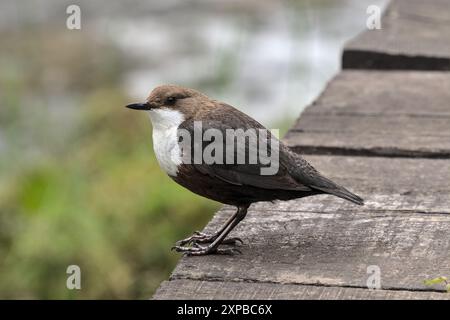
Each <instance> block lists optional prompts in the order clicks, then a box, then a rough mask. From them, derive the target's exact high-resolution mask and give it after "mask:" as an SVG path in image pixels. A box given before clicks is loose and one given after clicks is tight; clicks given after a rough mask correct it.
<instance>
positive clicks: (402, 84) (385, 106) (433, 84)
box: [299, 70, 450, 120]
mask: <svg viewBox="0 0 450 320" xmlns="http://www.w3.org/2000/svg"><path fill="white" fill-rule="evenodd" d="M449 101H450V73H449V72H438V71H435V72H425V71H420V72H416V71H391V72H383V71H370V72H366V71H357V70H345V71H343V72H340V73H339V74H338V75H337V76H336V77H335V78H334V79H333V80H332V81H331V82H330V83H328V85H327V87H326V90H325V91H324V92H323V93H322V94H321V96H320V97H319V98H318V99H317V100H316V101H315V102H314V103H313V104H312V106H311V107H309V108H307V109H306V110H305V111H304V112H303V113H302V117H303V116H304V115H308V114H311V113H314V114H327V115H328V114H333V115H347V116H350V115H367V116H396V115H402V116H410V117H411V118H413V117H450V106H449V103H448V102H449ZM302 117H300V118H299V120H302Z"/></svg>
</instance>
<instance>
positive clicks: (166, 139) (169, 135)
mask: <svg viewBox="0 0 450 320" xmlns="http://www.w3.org/2000/svg"><path fill="white" fill-rule="evenodd" d="M149 115H150V119H151V121H152V126H153V149H154V150H155V155H156V159H158V163H159V165H160V166H161V168H162V169H163V170H164V171H165V172H166V173H167V174H168V175H170V176H176V175H177V171H178V165H180V164H181V162H182V161H181V150H180V147H179V145H178V136H177V129H178V126H179V125H180V124H181V123H182V122H183V121H184V117H183V114H182V113H181V112H179V111H176V110H170V109H157V110H149Z"/></svg>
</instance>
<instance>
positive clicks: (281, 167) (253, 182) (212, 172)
mask: <svg viewBox="0 0 450 320" xmlns="http://www.w3.org/2000/svg"><path fill="white" fill-rule="evenodd" d="M199 120H201V134H202V135H203V134H204V133H205V132H206V131H207V130H208V129H215V130H216V132H221V133H222V137H223V139H222V141H220V143H221V145H222V151H223V157H220V158H221V161H220V160H219V161H216V162H215V163H210V164H206V163H204V161H202V163H194V161H193V160H194V159H193V156H192V155H193V152H194V150H195V148H196V147H197V150H200V148H201V150H202V154H203V152H204V151H205V148H208V145H210V143H211V142H213V141H214V139H211V141H202V143H201V145H200V144H198V145H197V146H195V142H194V141H191V142H192V143H191V144H190V149H189V150H188V149H187V148H186V145H183V146H182V150H183V153H184V155H186V152H187V153H189V154H190V155H191V157H188V158H189V159H190V160H191V164H193V166H194V168H195V169H196V170H198V171H199V172H201V173H202V174H205V175H209V176H211V177H214V178H217V179H220V180H222V181H225V182H227V183H230V184H233V185H248V186H253V187H258V188H262V189H276V190H298V191H311V188H309V187H308V186H305V185H303V184H301V183H299V182H298V181H296V180H295V179H294V178H293V177H292V176H291V175H290V174H289V171H288V169H287V167H286V165H285V163H286V160H287V159H286V157H288V154H286V152H285V147H284V146H282V145H281V142H278V143H279V145H280V146H281V148H280V152H279V159H278V160H277V161H278V163H277V164H278V170H277V171H276V172H275V173H274V174H271V175H265V174H262V172H263V171H262V169H263V168H267V167H269V165H268V164H267V163H266V162H264V163H263V162H262V161H261V159H260V157H259V156H258V157H256V158H257V159H256V160H257V161H256V163H249V160H250V155H253V156H255V155H258V152H259V146H261V145H263V144H266V146H267V149H266V150H270V144H271V141H273V140H272V139H276V138H275V137H273V136H272V135H271V134H270V132H269V131H268V130H267V129H265V128H264V127H263V126H262V125H261V124H259V123H258V122H257V121H255V120H254V119H252V118H250V117H249V116H247V115H245V114H244V113H242V112H240V111H238V110H237V109H234V108H233V107H231V106H228V105H224V104H222V105H221V108H220V112H219V110H213V111H212V112H210V113H208V115H207V118H206V117H205V119H199ZM194 127H195V126H194V121H193V120H192V119H190V120H187V121H185V122H183V123H182V124H181V125H180V127H179V129H183V130H186V131H187V132H189V134H190V136H191V137H194V136H195V133H194V130H198V129H199V123H197V129H194ZM227 129H234V130H236V129H242V130H243V131H245V133H246V134H247V135H248V136H247V138H246V139H245V143H235V144H234V148H231V145H232V144H231V140H227V139H226V136H227ZM248 129H253V130H248ZM258 129H263V130H266V135H267V136H266V137H264V136H261V135H260V134H259V133H260V132H259V131H257V130H258ZM197 135H198V132H197ZM251 139H256V140H257V141H258V143H257V144H255V143H250V142H251V141H252V140H251ZM192 140H194V139H192ZM254 141H255V140H253V142H254ZM276 141H278V140H276ZM214 142H215V141H214ZM227 142H228V143H227ZM227 148H228V150H229V151H232V155H233V163H229V164H227V161H226V160H227V159H226V150H227ZM219 149H220V148H219ZM206 150H208V149H206ZM216 151H217V150H216ZM214 154H215V153H214ZM228 155H229V154H228ZM239 157H241V159H245V161H244V162H245V163H240V164H239V163H236V162H237V159H238V158H239ZM254 158H255V157H254ZM254 158H253V159H254ZM185 159H186V158H185ZM202 159H203V158H202ZM216 159H217V158H216ZM274 159H275V158H274ZM274 159H272V160H273V161H274ZM266 160H267V159H266ZM272 165H273V163H272Z"/></svg>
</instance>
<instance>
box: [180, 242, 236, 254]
mask: <svg viewBox="0 0 450 320" xmlns="http://www.w3.org/2000/svg"><path fill="white" fill-rule="evenodd" d="M172 250H175V251H176V252H182V253H183V254H184V255H187V256H204V255H207V254H226V255H234V254H242V252H241V251H240V250H239V249H237V248H218V247H217V246H215V247H214V246H212V245H208V246H201V245H199V244H198V243H196V242H195V243H193V244H192V246H191V247H185V246H182V245H176V246H174V247H172Z"/></svg>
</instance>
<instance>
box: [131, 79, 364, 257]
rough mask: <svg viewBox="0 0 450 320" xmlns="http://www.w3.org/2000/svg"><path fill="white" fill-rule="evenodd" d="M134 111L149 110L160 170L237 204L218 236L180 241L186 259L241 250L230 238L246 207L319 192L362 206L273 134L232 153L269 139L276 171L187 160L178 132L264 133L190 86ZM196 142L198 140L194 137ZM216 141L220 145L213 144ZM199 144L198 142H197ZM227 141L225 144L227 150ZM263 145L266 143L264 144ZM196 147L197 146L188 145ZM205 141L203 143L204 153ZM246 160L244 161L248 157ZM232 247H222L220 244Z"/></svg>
mask: <svg viewBox="0 0 450 320" xmlns="http://www.w3.org/2000/svg"><path fill="white" fill-rule="evenodd" d="M126 107H127V108H130V109H136V110H145V111H146V112H148V114H149V116H150V119H151V122H152V127H153V148H154V151H155V154H156V157H157V160H158V163H159V165H160V166H161V168H162V169H163V170H164V171H165V172H166V173H167V174H168V175H169V176H170V177H171V178H172V179H173V180H175V181H176V182H177V183H179V184H180V185H182V186H183V187H185V188H187V189H189V190H191V191H192V192H194V193H196V194H198V195H201V196H203V197H206V198H209V199H212V200H215V201H218V202H221V203H225V204H229V205H233V206H236V207H237V210H236V212H235V213H234V214H233V215H232V216H231V217H230V218H229V219H228V220H227V222H226V223H225V224H224V225H223V226H222V227H221V228H220V229H219V230H218V231H217V232H216V233H214V234H206V233H202V232H198V231H197V232H195V233H194V234H193V235H192V236H190V237H188V238H186V239H183V240H180V241H178V242H177V244H176V245H175V246H174V247H173V248H172V249H175V250H176V251H178V252H184V253H186V254H188V255H205V254H210V253H223V254H232V253H236V252H240V251H239V250H238V249H236V248H235V246H233V245H236V244H237V242H242V240H240V239H239V238H226V237H227V235H228V234H229V233H230V232H231V231H232V230H233V228H234V227H236V225H237V224H238V223H239V222H240V221H242V219H244V218H245V216H246V214H247V209H248V208H249V206H250V205H251V204H252V203H254V202H259V201H275V200H290V199H296V198H303V197H307V196H312V195H318V194H331V195H335V196H337V197H339V198H343V199H346V200H349V201H351V202H353V203H355V204H358V205H363V204H364V201H363V199H361V198H360V197H359V196H357V195H355V194H353V193H351V192H350V191H348V190H347V189H345V188H344V187H342V186H339V185H338V184H336V183H334V182H333V181H331V180H330V179H328V178H326V177H324V176H323V175H321V174H320V173H319V172H318V171H317V170H316V169H314V168H313V167H312V166H311V165H310V164H309V163H308V162H307V161H306V160H304V159H303V158H302V157H301V156H300V155H299V154H297V153H294V152H292V151H291V150H290V149H289V148H288V147H287V146H286V145H285V144H283V142H282V141H278V140H277V139H276V138H274V137H273V136H269V135H270V133H269V134H268V136H269V138H267V139H265V138H264V139H262V138H260V137H258V138H257V139H258V144H257V147H256V149H254V147H253V149H252V146H251V145H250V144H249V143H248V140H245V144H244V145H243V146H239V145H238V146H237V147H236V148H233V149H232V152H233V153H234V154H233V156H234V159H236V158H237V157H238V156H239V155H240V154H239V153H245V156H246V157H247V158H248V156H249V154H250V153H251V152H258V151H259V149H260V148H261V146H263V147H267V146H266V145H264V144H270V143H271V142H270V141H272V142H273V141H276V142H277V143H278V149H276V151H277V152H278V157H277V161H278V163H277V166H278V167H277V171H276V172H275V173H274V174H270V175H262V174H261V172H262V171H261V170H262V169H263V168H264V167H266V166H267V164H266V163H264V164H263V163H262V162H261V161H257V162H256V163H249V161H246V162H245V161H244V163H239V162H238V163H236V161H234V162H232V163H228V162H227V161H222V162H217V163H206V162H200V163H199V162H198V161H185V157H184V155H183V152H184V150H185V149H186V148H185V146H184V148H181V147H180V144H181V139H180V134H179V132H180V131H181V130H183V131H184V132H188V133H190V134H191V136H194V135H195V123H201V126H202V127H201V130H202V132H205V131H206V130H208V129H214V130H216V132H217V131H219V132H221V133H223V136H224V137H225V136H226V131H227V130H228V129H235V130H238V129H242V130H244V131H247V130H249V129H253V130H266V131H268V130H267V129H265V128H264V126H262V125H261V124H260V123H258V122H257V121H256V120H254V119H253V118H251V117H249V116H248V115H246V114H244V113H242V112H241V111H239V110H237V109H235V108H234V107H232V106H230V105H228V104H226V103H222V102H219V101H217V100H213V99H210V98H209V97H207V96H206V95H204V94H202V93H200V92H198V91H196V90H193V89H189V88H183V87H179V86H175V85H162V86H159V87H157V88H155V89H154V90H153V91H152V92H151V93H150V96H149V97H148V98H147V100H146V101H145V102H143V103H134V104H130V105H127V106H126ZM194 140H195V139H194ZM215 142H216V141H215ZM194 143H195V142H194ZM226 143H227V142H226V141H223V144H224V146H223V149H222V150H225V149H226V147H227V146H225V144H226ZM261 143H262V144H261ZM190 146H191V147H192V148H195V146H194V145H193V144H191V145H190ZM206 146H207V143H205V141H202V142H201V146H200V147H201V148H202V150H204V148H206ZM247 158H245V159H247ZM224 244H227V245H231V246H225V247H223V246H221V245H224Z"/></svg>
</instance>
